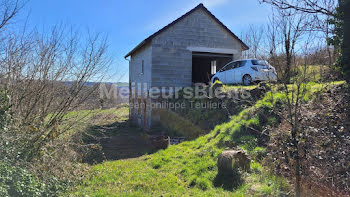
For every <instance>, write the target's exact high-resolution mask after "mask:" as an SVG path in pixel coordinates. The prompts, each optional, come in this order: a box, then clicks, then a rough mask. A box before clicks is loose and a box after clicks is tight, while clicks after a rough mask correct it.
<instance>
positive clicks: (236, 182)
mask: <svg viewBox="0 0 350 197" xmlns="http://www.w3.org/2000/svg"><path fill="white" fill-rule="evenodd" d="M242 183H243V179H242V175H241V173H240V172H239V171H238V170H237V169H236V168H235V169H234V170H233V172H232V173H230V174H219V173H218V174H217V175H216V177H215V179H214V181H213V185H214V186H215V187H222V188H223V189H224V190H227V191H233V190H235V189H237V188H238V187H239V186H241V185H242Z"/></svg>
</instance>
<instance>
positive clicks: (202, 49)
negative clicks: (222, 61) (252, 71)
mask: <svg viewBox="0 0 350 197" xmlns="http://www.w3.org/2000/svg"><path fill="white" fill-rule="evenodd" d="M187 50H189V51H193V52H204V53H222V54H237V53H238V51H237V50H236V49H225V48H208V47H191V46H189V47H187Z"/></svg>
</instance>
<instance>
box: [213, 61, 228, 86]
mask: <svg viewBox="0 0 350 197" xmlns="http://www.w3.org/2000/svg"><path fill="white" fill-rule="evenodd" d="M229 68H230V64H227V65H226V66H224V67H223V68H222V69H221V70H220V71H219V72H217V73H216V77H217V78H219V80H220V81H221V82H222V83H224V84H225V83H227V79H226V72H227V70H228V69H229Z"/></svg>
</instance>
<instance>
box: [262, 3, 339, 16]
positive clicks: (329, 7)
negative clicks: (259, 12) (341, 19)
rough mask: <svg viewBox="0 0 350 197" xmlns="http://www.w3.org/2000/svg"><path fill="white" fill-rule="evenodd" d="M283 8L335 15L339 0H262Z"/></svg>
mask: <svg viewBox="0 0 350 197" xmlns="http://www.w3.org/2000/svg"><path fill="white" fill-rule="evenodd" d="M261 2H264V3H269V4H271V5H274V6H276V7H278V8H279V9H281V10H289V9H294V10H297V11H301V12H305V13H310V14H323V15H329V16H335V8H336V6H337V5H338V0H262V1H261Z"/></svg>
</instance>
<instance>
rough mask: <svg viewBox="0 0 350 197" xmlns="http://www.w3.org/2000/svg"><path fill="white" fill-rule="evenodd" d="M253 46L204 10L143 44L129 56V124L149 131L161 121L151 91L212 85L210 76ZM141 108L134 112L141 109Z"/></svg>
mask: <svg viewBox="0 0 350 197" xmlns="http://www.w3.org/2000/svg"><path fill="white" fill-rule="evenodd" d="M247 49H248V46H247V45H246V44H245V43H243V42H242V40H240V39H239V38H238V37H237V36H236V35H235V34H234V33H233V32H232V31H231V30H229V29H228V28H227V27H226V26H225V25H224V24H223V23H222V22H220V21H219V20H218V19H217V18H216V17H215V16H214V15H213V14H212V13H211V12H210V11H209V10H208V9H207V8H206V7H204V5H203V4H199V5H198V6H196V7H195V8H193V9H192V10H190V11H189V12H187V13H186V14H184V15H183V16H181V17H180V18H178V19H176V20H175V21H173V22H172V23H170V24H169V25H167V26H165V27H164V28H162V29H160V30H159V31H157V32H156V33H154V34H153V35H151V36H149V37H148V38H146V39H145V40H143V41H142V42H141V43H140V44H139V45H137V46H136V47H135V48H134V49H133V50H131V51H130V52H129V53H128V54H126V55H125V58H126V59H128V58H129V59H128V60H129V80H130V119H132V120H134V121H136V122H137V123H138V124H139V125H140V126H142V127H143V128H145V129H149V128H150V127H151V126H152V122H153V121H154V120H156V119H157V117H155V115H154V114H153V113H152V109H150V108H147V107H146V106H147V104H149V103H150V102H152V100H151V99H150V98H149V97H148V95H149V91H150V89H151V88H152V87H187V86H191V85H193V84H194V83H208V82H209V79H210V75H212V74H214V73H215V72H216V71H217V70H219V69H221V68H222V67H223V66H224V65H225V64H227V63H228V62H230V61H232V60H236V59H239V58H240V56H241V54H242V51H244V50H247ZM135 104H136V105H137V106H138V107H134V106H136V105H135Z"/></svg>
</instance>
